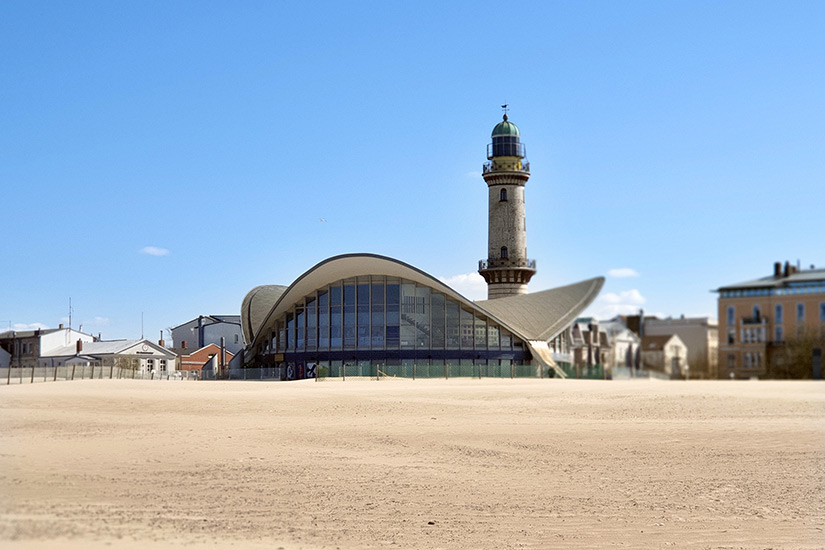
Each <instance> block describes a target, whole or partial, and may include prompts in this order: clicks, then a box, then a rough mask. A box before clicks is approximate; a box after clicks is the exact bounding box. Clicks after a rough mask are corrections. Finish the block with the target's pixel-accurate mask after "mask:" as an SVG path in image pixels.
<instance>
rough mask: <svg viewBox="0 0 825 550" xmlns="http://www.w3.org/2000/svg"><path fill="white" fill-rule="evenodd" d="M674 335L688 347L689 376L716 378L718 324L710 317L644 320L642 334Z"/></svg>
mask: <svg viewBox="0 0 825 550" xmlns="http://www.w3.org/2000/svg"><path fill="white" fill-rule="evenodd" d="M667 334H676V335H678V336H679V339H680V340H682V342H684V344H685V346H687V354H688V357H687V363H688V366H689V367H690V377H691V378H717V376H718V375H717V363H718V358H719V349H718V348H719V326H718V323H717V321H716V319H713V318H711V317H680V318H676V319H672V318H667V319H645V335H649V336H664V335H667Z"/></svg>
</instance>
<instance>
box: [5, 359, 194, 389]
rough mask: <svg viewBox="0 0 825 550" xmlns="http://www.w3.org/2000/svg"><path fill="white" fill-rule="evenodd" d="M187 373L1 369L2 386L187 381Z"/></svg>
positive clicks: (81, 368) (93, 367)
mask: <svg viewBox="0 0 825 550" xmlns="http://www.w3.org/2000/svg"><path fill="white" fill-rule="evenodd" d="M188 378H190V376H188V373H187V372H186V371H183V372H181V371H175V372H170V373H158V372H145V371H141V370H138V369H128V368H122V367H113V366H110V365H100V364H98V365H64V366H60V367H34V368H32V367H11V368H0V384H7V385H8V384H34V383H35V382H57V381H65V380H104V379H108V380H114V379H131V380H185V379H188Z"/></svg>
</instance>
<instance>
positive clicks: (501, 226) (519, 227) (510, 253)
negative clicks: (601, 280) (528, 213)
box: [478, 108, 536, 300]
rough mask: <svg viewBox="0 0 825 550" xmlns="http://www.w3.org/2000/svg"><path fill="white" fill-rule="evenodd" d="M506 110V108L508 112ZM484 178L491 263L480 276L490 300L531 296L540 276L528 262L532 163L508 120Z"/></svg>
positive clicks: (482, 265)
mask: <svg viewBox="0 0 825 550" xmlns="http://www.w3.org/2000/svg"><path fill="white" fill-rule="evenodd" d="M505 110H506V108H505ZM492 138H493V142H492V143H490V144H489V145H487V159H488V161H487V162H486V163H485V164H484V167H483V170H482V174H483V177H484V181H485V182H487V191H488V195H489V210H488V212H489V214H488V223H489V226H488V233H487V259H486V260H481V261H479V262H478V272H479V274H481V276H482V277H484V280H485V281H487V298H488V299H491V300H492V299H494V298H503V297H505V296H513V295H516V294H526V293H527V283H529V282H530V278H531V277H532V276H533V274H535V272H536V261H535V260H528V259H527V228H526V221H525V214H524V186H525V184H526V183H527V180H528V179H530V163H529V162H527V161H526V160H525V157H526V152H525V148H524V144H523V143H521V139H520V136H519V131H518V127H517V126H516V125H515V124H513V123H512V122H510V121H509V120H508V119H507V113H506V112H505V113H504V120H502V121H501V122H499V123H498V124H496V126H495V128H493V135H492Z"/></svg>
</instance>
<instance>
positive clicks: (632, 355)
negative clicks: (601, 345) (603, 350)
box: [599, 316, 642, 368]
mask: <svg viewBox="0 0 825 550" xmlns="http://www.w3.org/2000/svg"><path fill="white" fill-rule="evenodd" d="M599 326H600V327H601V328H602V330H604V331H605V333H606V334H607V337H608V338H609V341H610V344H611V346H610V352H609V354H608V356H607V362H606V365H607V366H608V367H609V368H617V367H626V368H630V367H637V368H638V367H639V366H640V365H637V359H636V358H637V356H639V357H641V356H640V355H639V354H640V353H641V352H640V351H639V346H640V345H641V343H642V339H641V338H640V337H639V335H638V334H637V333H636V332H633V331H632V330H630V329H629V328H628V327H627V325H626V324H625V321H624V318H623V317H621V316H616V317H614V318H613V319H610V320H608V321H600V322H599Z"/></svg>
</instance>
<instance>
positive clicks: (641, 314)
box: [639, 309, 645, 338]
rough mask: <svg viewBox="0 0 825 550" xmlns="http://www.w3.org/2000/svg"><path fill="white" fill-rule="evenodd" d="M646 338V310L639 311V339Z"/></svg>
mask: <svg viewBox="0 0 825 550" xmlns="http://www.w3.org/2000/svg"><path fill="white" fill-rule="evenodd" d="M644 337H645V310H643V309H639V338H644Z"/></svg>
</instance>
